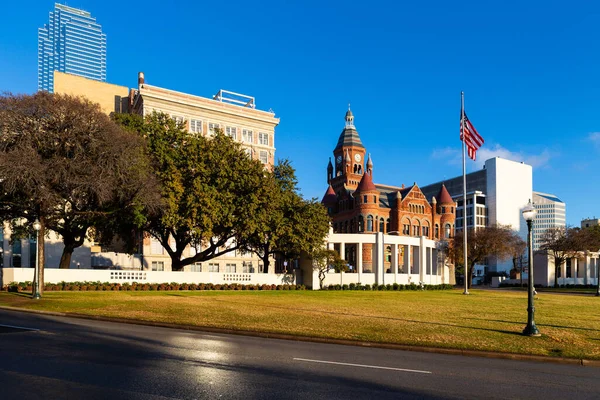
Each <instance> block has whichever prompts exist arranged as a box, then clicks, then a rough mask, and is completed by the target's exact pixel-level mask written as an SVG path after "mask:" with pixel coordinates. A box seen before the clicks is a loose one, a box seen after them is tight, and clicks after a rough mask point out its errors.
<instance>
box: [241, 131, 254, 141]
mask: <svg viewBox="0 0 600 400" xmlns="http://www.w3.org/2000/svg"><path fill="white" fill-rule="evenodd" d="M252 135H253V134H252V131H249V130H248V129H243V130H242V140H243V141H244V142H246V143H254V140H253V137H252Z"/></svg>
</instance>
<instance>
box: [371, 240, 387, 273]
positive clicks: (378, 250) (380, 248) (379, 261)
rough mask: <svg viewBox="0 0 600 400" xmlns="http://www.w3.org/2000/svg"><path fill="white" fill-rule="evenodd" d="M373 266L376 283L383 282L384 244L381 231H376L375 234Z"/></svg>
mask: <svg viewBox="0 0 600 400" xmlns="http://www.w3.org/2000/svg"><path fill="white" fill-rule="evenodd" d="M373 253H375V254H373V264H374V265H373V268H374V271H373V272H375V282H376V283H377V284H378V285H381V284H383V283H385V282H384V280H383V276H384V272H385V271H384V265H383V255H384V254H385V252H384V244H383V233H381V232H377V233H376V234H375V245H374V246H373Z"/></svg>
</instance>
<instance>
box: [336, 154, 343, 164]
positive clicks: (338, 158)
mask: <svg viewBox="0 0 600 400" xmlns="http://www.w3.org/2000/svg"><path fill="white" fill-rule="evenodd" d="M335 160H336V161H337V163H338V164H341V163H342V156H337V158H336V159H335Z"/></svg>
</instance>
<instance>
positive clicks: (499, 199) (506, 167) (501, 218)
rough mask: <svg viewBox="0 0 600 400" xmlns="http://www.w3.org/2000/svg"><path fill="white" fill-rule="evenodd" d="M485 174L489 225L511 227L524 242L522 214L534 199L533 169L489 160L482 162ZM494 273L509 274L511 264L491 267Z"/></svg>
mask: <svg viewBox="0 0 600 400" xmlns="http://www.w3.org/2000/svg"><path fill="white" fill-rule="evenodd" d="M485 169H486V170H487V193H486V194H487V202H488V204H487V207H488V221H489V223H490V225H495V224H501V225H510V226H511V227H512V228H513V229H515V230H516V231H518V232H519V234H520V236H521V237H522V238H523V240H525V241H527V223H526V222H525V220H524V219H523V215H522V213H521V210H522V209H523V207H525V206H526V205H527V203H528V202H529V200H530V199H531V198H532V196H533V168H532V167H531V165H527V164H524V163H520V162H516V161H511V160H506V159H504V158H500V157H495V158H490V159H489V160H487V161H486V162H485ZM490 267H491V269H492V270H494V268H495V270H497V271H506V272H508V271H510V269H511V268H512V260H505V261H498V262H497V263H496V265H495V266H494V265H490Z"/></svg>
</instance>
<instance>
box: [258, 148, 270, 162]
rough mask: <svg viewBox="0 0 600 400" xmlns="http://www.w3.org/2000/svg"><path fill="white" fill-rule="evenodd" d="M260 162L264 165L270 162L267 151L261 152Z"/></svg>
mask: <svg viewBox="0 0 600 400" xmlns="http://www.w3.org/2000/svg"><path fill="white" fill-rule="evenodd" d="M260 162H261V163H263V164H266V163H268V162H269V153H267V152H266V151H265V150H261V151H260Z"/></svg>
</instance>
